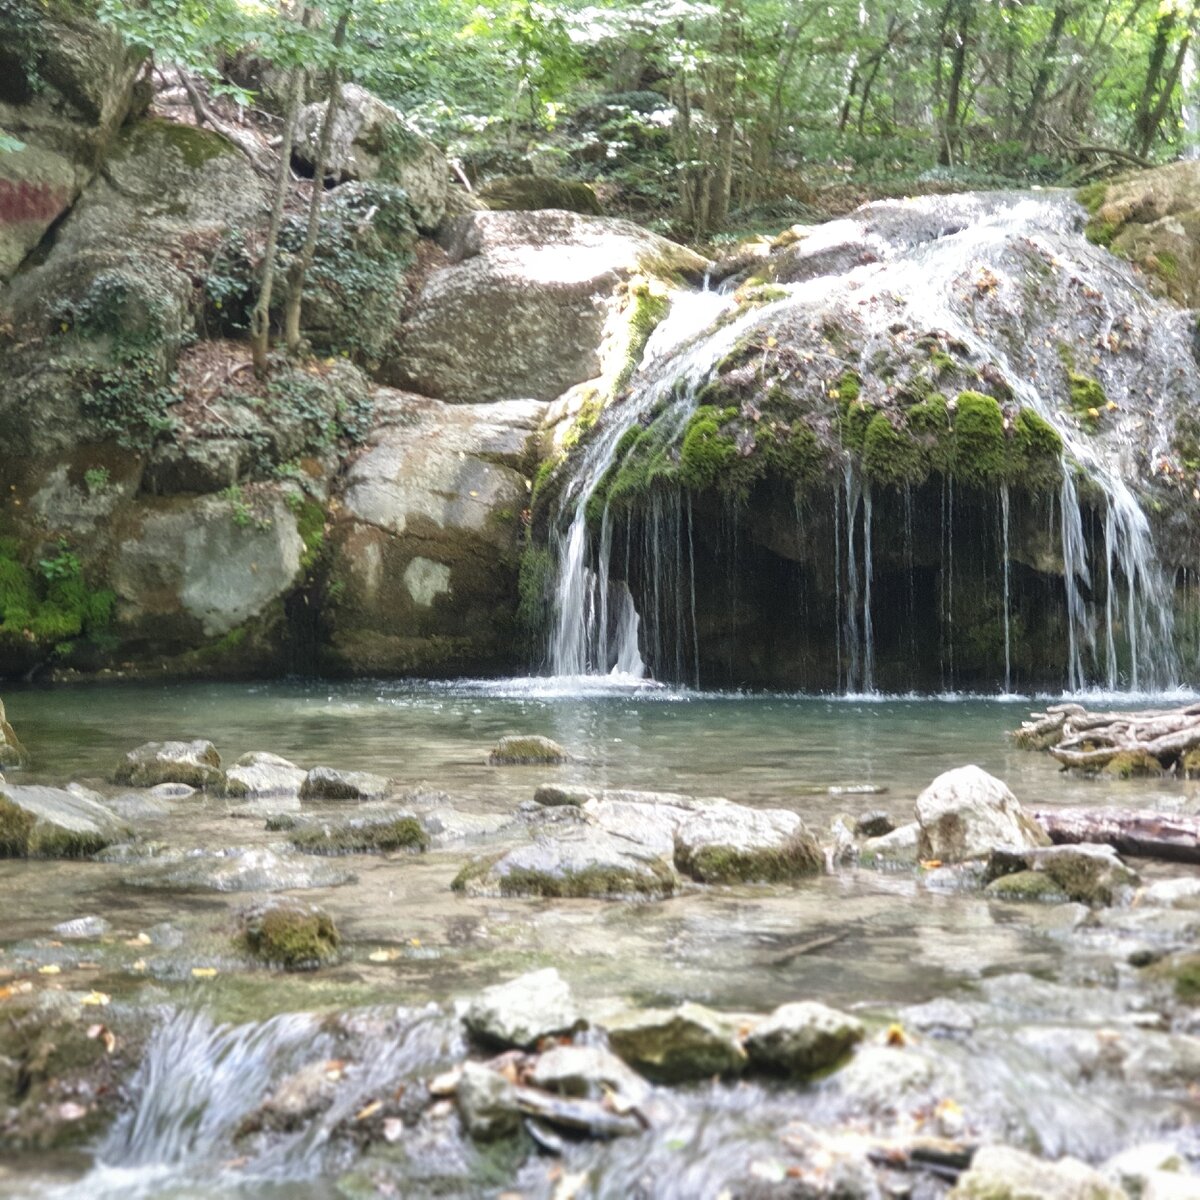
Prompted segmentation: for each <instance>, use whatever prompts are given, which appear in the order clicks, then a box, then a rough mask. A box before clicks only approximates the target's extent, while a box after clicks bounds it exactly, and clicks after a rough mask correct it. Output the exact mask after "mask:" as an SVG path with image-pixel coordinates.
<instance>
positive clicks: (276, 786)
mask: <svg viewBox="0 0 1200 1200" xmlns="http://www.w3.org/2000/svg"><path fill="white" fill-rule="evenodd" d="M305 777H306V772H305V771H303V770H301V768H300V767H298V766H296V764H295V763H293V762H288V760H287V759H286V758H280V757H279V755H278V754H268V753H266V752H265V751H261V750H252V751H251V752H250V753H249V754H243V755H242V757H241V758H239V759H238V760H237V762H236V763H234V764H233V766H232V767H230V768H229V770H227V771H226V772H225V795H226V796H229V797H237V798H239V799H243V800H261V799H264V798H268V797H278V796H298V795H299V794H300V787H301V785H302V784H303V783H304V780H305Z"/></svg>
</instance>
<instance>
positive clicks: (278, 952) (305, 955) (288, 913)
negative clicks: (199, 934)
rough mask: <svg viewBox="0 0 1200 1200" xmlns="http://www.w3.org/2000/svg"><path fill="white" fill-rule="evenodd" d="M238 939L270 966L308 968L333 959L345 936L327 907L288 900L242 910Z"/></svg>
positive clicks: (254, 955) (293, 968)
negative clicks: (338, 928)
mask: <svg viewBox="0 0 1200 1200" xmlns="http://www.w3.org/2000/svg"><path fill="white" fill-rule="evenodd" d="M238 940H239V942H240V944H241V945H242V946H243V947H244V948H245V949H246V951H247V952H248V953H249V954H250V955H251V956H252V957H254V958H257V959H258V960H259V961H260V962H264V963H266V964H267V965H268V966H275V967H283V968H285V969H286V970H289V971H306V970H312V969H314V968H316V967H319V966H320V965H321V964H322V963H326V962H329V961H330V960H331V959H333V958H334V957H335V956H336V955H337V948H338V944H339V943H340V941H341V938H340V937H339V935H338V931H337V927H336V926H335V925H334V923H333V918H332V917H331V916H330V915H329V914H328V913H327V912H325V911H324V909H321V908H318V907H317V906H316V905H315V904H301V903H299V902H298V901H295V900H287V901H282V902H279V903H274V904H265V905H258V906H256V907H254V908H251V909H247V910H246V911H245V912H244V913H242V914H241V930H240V932H239V934H238Z"/></svg>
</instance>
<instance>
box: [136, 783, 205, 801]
mask: <svg viewBox="0 0 1200 1200" xmlns="http://www.w3.org/2000/svg"><path fill="white" fill-rule="evenodd" d="M196 791H197V789H196V788H194V787H192V785H191V784H189V783H158V784H155V785H154V787H152V788H150V789H148V791H147V792H146V795H147V796H149V797H150V798H151V799H152V800H162V801H166V802H169V801H173V800H187V799H188V798H189V797H191V796H194V795H195V794H196Z"/></svg>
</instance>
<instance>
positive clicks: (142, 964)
mask: <svg viewBox="0 0 1200 1200" xmlns="http://www.w3.org/2000/svg"><path fill="white" fill-rule="evenodd" d="M129 969H130V970H131V971H144V970H145V969H146V960H145V959H144V958H139V959H138V960H137V962H135V963H133V964H131V966H130V968H129Z"/></svg>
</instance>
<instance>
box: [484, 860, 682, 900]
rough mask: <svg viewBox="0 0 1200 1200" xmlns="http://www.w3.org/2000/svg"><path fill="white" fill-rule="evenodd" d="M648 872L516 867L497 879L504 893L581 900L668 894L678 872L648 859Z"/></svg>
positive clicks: (596, 868)
mask: <svg viewBox="0 0 1200 1200" xmlns="http://www.w3.org/2000/svg"><path fill="white" fill-rule="evenodd" d="M646 865H647V867H648V869H649V874H646V873H643V872H640V871H625V870H621V869H620V868H617V867H594V868H591V869H588V870H583V871H564V872H562V873H561V874H555V875H551V874H549V873H548V872H544V871H532V870H527V869H524V868H517V869H514V870H511V871H509V872H507V873H506V874H504V875H502V876H501V877H500V879H499V880H498V881H497V883H498V886H499V889H500V894H501V895H502V896H542V897H545V898H546V899H550V900H582V899H586V898H588V897H600V898H603V897H615V896H645V897H653V896H669V895H670V894H671V893H672V892H674V890H675V876H674V874H673V873H672V871H671V869H670V867H668V866H667V864H666V863H661V862H658V861H657V860H651V861H649V862H647V864H646Z"/></svg>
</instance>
